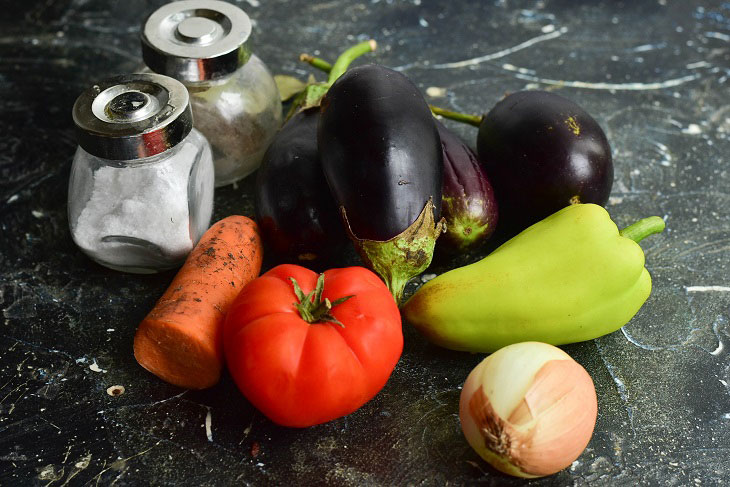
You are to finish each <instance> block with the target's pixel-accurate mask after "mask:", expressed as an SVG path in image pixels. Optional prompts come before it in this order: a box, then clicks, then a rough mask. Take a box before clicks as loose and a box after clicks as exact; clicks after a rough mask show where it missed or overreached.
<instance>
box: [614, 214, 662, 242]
mask: <svg viewBox="0 0 730 487" xmlns="http://www.w3.org/2000/svg"><path fill="white" fill-rule="evenodd" d="M664 227H665V223H664V220H662V219H661V218H660V217H658V216H650V217H648V218H642V219H641V220H639V221H638V222H636V223H634V224H632V225H629V226H628V227H626V228H624V229H623V230H621V231H620V232H619V235H621V236H622V237H626V238H630V239H631V240H633V241H634V242H637V243H638V242H641V241H642V240H643V239H644V238H646V237H648V236H649V235H653V234H655V233H661V232H662V231H663V230H664Z"/></svg>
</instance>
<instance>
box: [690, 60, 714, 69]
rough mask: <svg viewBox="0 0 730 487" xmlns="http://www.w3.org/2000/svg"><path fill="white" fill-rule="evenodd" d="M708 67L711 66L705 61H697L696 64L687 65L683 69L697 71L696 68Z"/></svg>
mask: <svg viewBox="0 0 730 487" xmlns="http://www.w3.org/2000/svg"><path fill="white" fill-rule="evenodd" d="M708 66H712V64H710V63H708V62H707V61H698V62H696V63H692V64H688V65H687V66H685V67H686V68H687V69H697V68H706V67H708Z"/></svg>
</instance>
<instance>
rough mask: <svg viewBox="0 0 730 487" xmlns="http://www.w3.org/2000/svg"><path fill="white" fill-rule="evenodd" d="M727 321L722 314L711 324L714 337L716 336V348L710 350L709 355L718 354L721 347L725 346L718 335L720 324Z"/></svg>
mask: <svg viewBox="0 0 730 487" xmlns="http://www.w3.org/2000/svg"><path fill="white" fill-rule="evenodd" d="M725 323H727V320H726V319H725V317H724V316H718V317H717V319H716V320H715V322H714V323H713V324H712V333H714V334H715V338H717V348H716V349H715V350H713V351H712V352H710V355H720V352H722V349H723V348H725V345H724V344H723V343H722V338H721V337H720V326H722V325H724V324H725Z"/></svg>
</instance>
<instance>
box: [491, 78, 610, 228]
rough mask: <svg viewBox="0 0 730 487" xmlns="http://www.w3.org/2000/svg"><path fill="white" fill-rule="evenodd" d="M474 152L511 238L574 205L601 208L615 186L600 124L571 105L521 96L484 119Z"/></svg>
mask: <svg viewBox="0 0 730 487" xmlns="http://www.w3.org/2000/svg"><path fill="white" fill-rule="evenodd" d="M477 151H478V154H479V158H480V160H481V161H482V163H484V167H485V169H486V170H487V174H488V175H489V179H490V181H491V182H492V184H493V185H494V190H495V192H496V196H497V202H498V203H499V211H500V217H501V218H500V220H501V222H502V223H501V224H500V226H502V224H506V225H507V226H508V227H509V230H510V233H516V232H519V231H521V230H522V229H524V228H526V227H527V226H529V225H531V224H533V223H535V222H537V221H539V220H542V219H543V218H545V217H546V216H548V215H550V214H552V213H555V212H556V211H558V210H559V209H561V208H563V207H565V206H568V205H570V204H573V203H597V204H599V205H605V204H606V201H608V196H609V194H610V192H611V186H612V184H613V163H612V161H611V147H610V146H609V144H608V140H607V139H606V134H604V132H603V130H601V127H600V126H599V125H598V123H597V122H596V121H595V120H594V119H593V118H592V117H591V116H590V115H589V114H588V113H586V112H585V110H583V109H582V108H581V107H579V106H578V105H576V104H575V103H573V102H572V101H570V100H568V99H566V98H563V97H562V96H560V95H556V94H555V93H549V92H546V91H521V92H517V93H513V94H511V95H509V96H507V97H506V98H504V99H503V100H502V101H500V102H499V103H497V104H496V105H495V106H494V108H492V110H491V111H490V112H489V113H488V114H487V115H485V116H484V118H483V120H482V122H481V125H480V126H479V135H478V136H477Z"/></svg>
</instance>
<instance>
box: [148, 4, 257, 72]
mask: <svg viewBox="0 0 730 487" xmlns="http://www.w3.org/2000/svg"><path fill="white" fill-rule="evenodd" d="M249 35H251V20H250V19H249V18H248V15H246V13H245V12H244V11H243V10H241V9H240V8H238V7H236V6H235V5H231V4H230V3H226V2H221V1H217V0H184V1H181V2H172V3H168V4H167V5H163V6H162V7H160V8H159V9H157V10H156V11H155V12H153V13H152V15H150V16H149V17H148V18H147V20H146V21H145V23H144V25H143V27H142V39H141V40H142V57H143V58H144V61H145V64H147V66H148V67H149V68H150V69H151V70H152V71H155V72H156V73H160V74H165V75H167V76H172V77H173V78H176V79H179V80H180V81H186V82H195V81H203V80H210V79H215V78H219V77H221V76H225V75H227V74H230V73H232V72H234V71H235V70H237V69H238V68H239V67H241V66H243V65H244V64H245V63H246V61H248V58H249V57H250V56H251V53H250V52H249V50H248V49H247V47H246V40H248V37H249Z"/></svg>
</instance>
